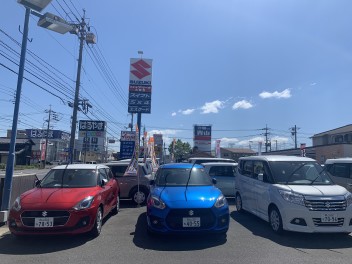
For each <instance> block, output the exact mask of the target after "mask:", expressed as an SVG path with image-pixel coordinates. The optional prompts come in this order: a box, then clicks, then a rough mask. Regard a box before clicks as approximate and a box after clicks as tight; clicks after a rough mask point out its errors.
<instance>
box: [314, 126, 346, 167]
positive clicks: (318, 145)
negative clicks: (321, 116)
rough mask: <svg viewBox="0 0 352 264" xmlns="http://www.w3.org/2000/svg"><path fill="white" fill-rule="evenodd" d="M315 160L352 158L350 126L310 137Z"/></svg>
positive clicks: (322, 161)
mask: <svg viewBox="0 0 352 264" xmlns="http://www.w3.org/2000/svg"><path fill="white" fill-rule="evenodd" d="M312 142H313V147H314V148H315V152H316V153H315V155H316V160H317V161H319V162H321V163H324V162H325V160H326V159H331V158H344V157H352V124H350V125H346V126H342V127H339V128H335V129H332V130H328V131H325V132H321V133H319V134H315V135H313V136H312Z"/></svg>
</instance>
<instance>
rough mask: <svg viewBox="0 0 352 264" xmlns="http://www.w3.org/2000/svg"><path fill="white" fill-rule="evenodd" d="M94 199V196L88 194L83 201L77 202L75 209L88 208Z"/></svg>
mask: <svg viewBox="0 0 352 264" xmlns="http://www.w3.org/2000/svg"><path fill="white" fill-rule="evenodd" d="M93 201H94V196H88V197H86V198H84V199H83V200H82V201H80V202H79V203H78V204H76V205H75V206H74V207H73V209H75V210H82V209H87V208H89V207H90V206H91V205H92V203H93Z"/></svg>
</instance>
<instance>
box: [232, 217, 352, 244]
mask: <svg viewBox="0 0 352 264" xmlns="http://www.w3.org/2000/svg"><path fill="white" fill-rule="evenodd" d="M230 215H231V218H232V219H234V220H235V221H236V222H238V223H239V224H241V225H242V226H243V227H245V228H247V229H248V230H249V231H251V232H252V233H253V235H255V236H261V237H264V238H267V239H269V240H272V241H273V242H275V243H277V244H279V245H282V246H285V247H292V248H301V249H327V250H329V249H339V248H351V247H352V236H350V235H347V234H338V233H324V234H322V233H319V234H317V233H313V234H311V233H299V232H288V231H285V232H284V233H283V234H282V235H278V234H275V233H274V232H273V231H272V230H271V228H270V226H269V223H267V222H266V221H264V220H262V219H260V218H258V217H256V216H254V215H252V214H250V213H248V212H243V213H238V212H237V211H233V212H231V214H230Z"/></svg>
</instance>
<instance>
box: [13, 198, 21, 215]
mask: <svg viewBox="0 0 352 264" xmlns="http://www.w3.org/2000/svg"><path fill="white" fill-rule="evenodd" d="M21 208H22V207H21V197H19V196H18V197H17V198H16V200H15V201H14V202H13V205H12V207H11V209H12V210H14V211H16V212H18V211H20V210H21Z"/></svg>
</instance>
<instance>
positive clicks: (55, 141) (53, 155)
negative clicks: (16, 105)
mask: <svg viewBox="0 0 352 264" xmlns="http://www.w3.org/2000/svg"><path fill="white" fill-rule="evenodd" d="M7 138H8V139H10V138H11V130H8V131H7ZM46 138H47V139H48V144H47V151H46V152H47V153H46V160H47V161H54V160H61V161H66V160H67V159H68V146H69V140H70V134H69V133H67V132H64V131H61V130H51V129H49V130H46V129H22V130H17V139H27V140H28V139H30V140H32V142H33V143H34V145H33V147H32V149H31V154H30V155H29V156H30V157H31V158H30V163H37V162H38V161H40V160H42V157H41V154H42V149H43V147H44V146H45V140H46Z"/></svg>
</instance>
